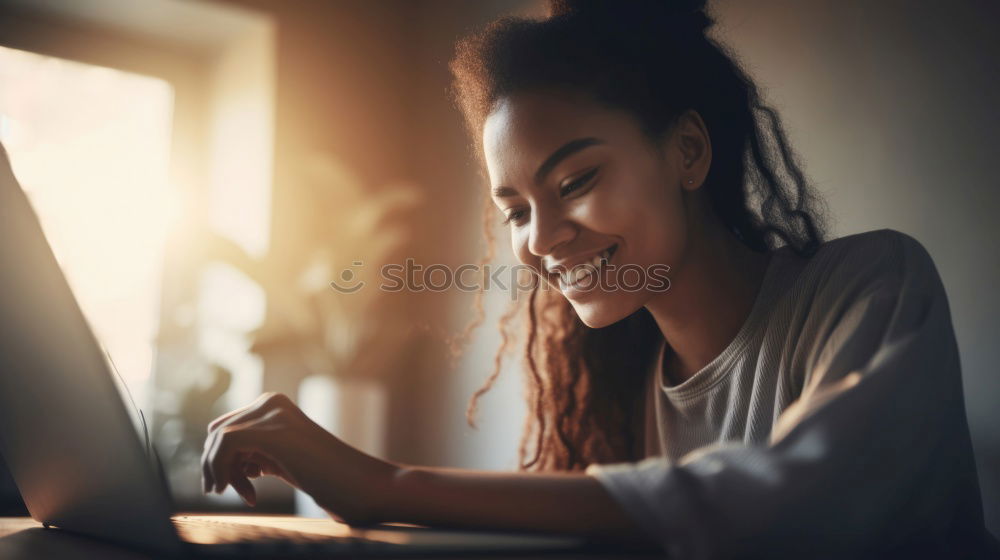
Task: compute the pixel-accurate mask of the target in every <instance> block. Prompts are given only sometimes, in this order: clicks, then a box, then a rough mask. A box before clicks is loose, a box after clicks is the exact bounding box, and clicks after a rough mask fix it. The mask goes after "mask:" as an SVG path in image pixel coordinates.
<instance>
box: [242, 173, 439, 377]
mask: <svg viewBox="0 0 1000 560" xmlns="http://www.w3.org/2000/svg"><path fill="white" fill-rule="evenodd" d="M297 169H298V170H299V181H298V185H297V187H298V191H299V194H300V195H301V196H302V197H305V200H306V201H307V202H306V203H304V204H303V205H302V210H303V216H301V218H302V220H301V223H300V224H299V226H300V228H299V232H298V233H299V234H300V235H302V238H301V239H300V245H301V246H300V247H299V248H297V250H296V251H295V253H296V257H295V258H293V259H292V262H290V263H289V262H284V263H282V265H281V266H277V267H274V268H273V269H271V270H269V271H267V273H266V274H253V273H251V277H254V278H255V279H256V280H257V281H258V282H260V283H261V284H262V285H263V286H264V288H265V290H266V292H267V297H268V313H267V320H266V321H265V323H264V325H263V326H262V327H261V328H260V329H259V330H258V331H257V333H256V337H255V344H254V346H253V350H254V351H255V352H258V353H262V352H266V351H267V350H268V349H273V348H274V347H275V346H278V347H284V349H286V350H288V349H290V348H288V347H289V346H292V347H295V348H296V349H297V351H298V353H299V355H300V357H301V359H302V360H303V362H304V363H305V365H306V367H307V369H308V370H309V371H308V372H303V373H306V374H308V373H326V374H334V375H336V376H338V377H348V376H355V375H363V376H372V375H379V374H380V373H382V372H383V371H384V370H385V368H386V367H389V365H390V362H391V361H392V360H394V359H395V356H394V352H392V351H391V350H392V349H393V348H398V347H399V346H400V345H401V344H402V343H403V341H404V339H405V338H406V337H407V336H408V335H409V334H410V330H411V329H410V327H409V325H407V324H406V322H405V321H404V320H401V317H400V316H399V312H400V309H399V307H398V306H393V305H392V304H393V303H394V302H399V301H400V300H399V299H398V298H391V297H389V294H387V293H385V292H383V291H380V290H379V289H378V285H379V280H380V279H379V270H380V269H381V267H382V265H383V264H386V263H389V262H396V261H401V260H402V258H403V255H404V253H405V251H406V250H407V249H408V248H409V245H408V242H409V240H410V239H411V238H412V228H413V226H412V224H413V220H412V212H413V211H414V210H415V209H416V208H417V207H419V205H420V204H421V202H422V200H421V195H422V193H421V191H420V190H419V189H418V188H417V187H416V186H415V185H412V184H409V183H394V184H390V185H387V186H385V187H382V188H379V189H368V188H366V187H365V185H364V184H363V183H362V182H361V181H360V180H359V178H358V177H357V176H355V175H354V174H353V173H352V172H351V171H350V169H348V168H347V167H346V166H345V165H343V164H342V163H340V162H339V161H337V160H336V159H334V158H332V157H330V156H328V155H324V154H313V155H311V156H309V157H307V158H305V159H304V160H303V161H302V162H301V163H300V165H298V166H297ZM288 265H290V266H288ZM331 281H337V282H341V283H345V282H346V283H350V284H351V285H360V283H362V282H363V283H364V288H362V289H359V290H357V291H353V292H351V293H341V292H338V291H336V290H333V289H332V288H331V284H330V283H331Z"/></svg>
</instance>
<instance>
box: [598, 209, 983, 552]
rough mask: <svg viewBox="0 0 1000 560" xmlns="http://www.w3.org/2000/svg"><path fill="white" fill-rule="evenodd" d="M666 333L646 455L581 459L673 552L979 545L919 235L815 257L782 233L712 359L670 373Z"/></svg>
mask: <svg viewBox="0 0 1000 560" xmlns="http://www.w3.org/2000/svg"><path fill="white" fill-rule="evenodd" d="M664 346H665V345H664ZM664 346H661V350H660V355H659V357H658V359H657V360H656V361H655V363H654V364H653V365H652V367H651V368H650V381H649V398H648V399H647V411H646V412H647V416H646V417H647V429H646V456H647V458H646V459H645V460H643V461H641V462H638V463H620V464H614V465H590V466H589V467H588V468H587V473H588V474H590V475H592V476H595V477H596V478H597V479H598V480H599V481H600V482H601V483H602V484H603V486H604V487H605V488H606V489H607V490H608V492H609V493H610V494H611V495H612V496H613V497H614V499H615V500H616V501H617V502H618V503H619V504H620V505H621V506H622V507H623V509H624V510H625V511H626V512H627V513H628V514H629V515H630V516H632V517H633V518H634V519H635V520H636V521H637V522H638V523H639V524H640V525H641V526H642V527H643V529H644V530H645V531H646V532H648V533H649V534H650V535H652V536H654V537H655V538H656V539H657V540H658V541H659V542H661V543H662V545H663V547H664V549H665V550H666V551H668V552H669V553H671V555H672V556H674V555H676V557H678V558H717V557H722V556H729V555H732V554H739V555H741V556H742V555H747V554H749V555H752V556H758V555H759V556H761V557H767V558H777V557H798V558H827V557H830V558H834V557H836V558H839V557H850V558H858V557H861V555H862V554H871V555H872V556H873V557H885V556H886V555H888V554H892V555H893V556H895V555H896V554H903V553H905V554H907V555H909V556H910V557H920V556H922V555H928V556H931V557H934V558H952V557H966V556H962V555H963V554H966V553H968V552H967V551H968V550H971V549H969V548H967V547H973V549H975V550H980V549H979V548H978V547H981V546H984V544H983V543H985V542H986V540H985V539H987V538H988V537H986V536H985V535H986V533H985V529H984V525H983V513H982V502H981V498H980V495H979V483H978V479H977V476H976V467H975V463H974V460H973V453H972V445H971V441H970V436H969V428H968V424H967V422H966V415H965V405H964V400H963V393H962V381H961V369H960V364H959V356H958V347H957V344H956V342H955V335H954V332H953V329H952V324H951V314H950V311H949V307H948V301H947V298H946V296H945V291H944V287H943V285H942V284H941V280H940V278H939V276H938V273H937V270H936V268H935V266H934V263H933V261H932V260H931V257H930V255H929V254H928V253H927V251H926V250H925V249H924V247H923V246H922V245H921V244H920V243H919V242H918V241H916V240H915V239H913V238H912V237H910V236H908V235H906V234H903V233H900V232H897V231H893V230H889V229H884V230H879V231H872V232H867V233H862V234H857V235H851V236H847V237H843V238H840V239H836V240H833V241H828V242H826V243H824V244H823V245H822V247H821V248H820V250H819V251H818V252H817V253H816V254H815V255H814V256H813V257H812V258H810V259H801V258H799V257H797V256H796V255H795V254H794V253H792V252H791V250H790V249H789V248H788V247H787V246H786V247H782V248H781V249H778V250H777V251H776V252H775V255H774V257H773V258H772V259H771V261H770V263H769V264H768V269H767V271H766V273H765V276H764V280H763V282H762V284H761V288H760V291H759V293H758V295H757V298H756V300H755V302H754V305H753V308H752V310H751V312H750V314H749V316H748V317H747V319H746V321H745V323H744V325H743V326H742V328H741V330H740V331H739V333H738V334H737V335H736V337H735V339H734V340H733V341H732V342H731V343H730V344H729V346H728V347H727V348H726V349H725V350H724V351H723V352H722V353H721V354H719V355H718V356H717V357H716V358H715V359H714V360H712V362H711V363H709V364H708V365H707V366H705V367H704V368H703V369H701V370H700V371H698V372H697V373H696V374H695V375H694V376H693V377H691V378H689V379H687V380H686V381H684V382H683V383H681V384H679V385H676V386H668V385H667V384H666V383H665V381H664V378H663V376H662V374H661V373H660V372H661V367H660V366H661V360H662V356H663V352H664ZM889 551H893V552H891V553H890V552H889ZM973 557H978V556H973Z"/></svg>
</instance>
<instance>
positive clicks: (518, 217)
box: [503, 209, 528, 225]
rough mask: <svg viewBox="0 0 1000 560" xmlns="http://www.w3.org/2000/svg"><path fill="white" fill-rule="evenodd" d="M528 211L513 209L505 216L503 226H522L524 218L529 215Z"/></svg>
mask: <svg viewBox="0 0 1000 560" xmlns="http://www.w3.org/2000/svg"><path fill="white" fill-rule="evenodd" d="M527 213H528V212H527V210H521V209H513V210H511V211H510V212H507V214H506V215H505V216H504V219H503V225H508V224H514V225H520V224H521V222H522V221H524V216H525V215H526V214H527Z"/></svg>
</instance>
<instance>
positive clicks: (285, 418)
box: [201, 393, 399, 524]
mask: <svg viewBox="0 0 1000 560" xmlns="http://www.w3.org/2000/svg"><path fill="white" fill-rule="evenodd" d="M201 465H202V476H203V482H204V491H205V492H209V491H215V492H219V493H221V492H222V491H224V490H225V489H226V486H227V485H232V487H233V488H234V489H235V490H236V492H238V493H239V495H240V496H241V497H242V498H243V500H244V501H245V502H246V503H247V504H249V505H251V506H252V505H254V504H255V503H256V499H257V498H256V492H255V490H254V487H253V484H252V483H251V482H250V479H251V478H256V477H259V476H263V475H272V476H277V477H278V478H280V479H282V480H284V481H285V482H287V483H288V484H290V485H292V486H294V487H295V488H298V489H300V490H302V491H304V492H306V493H307V494H309V495H310V496H312V497H313V499H314V500H315V501H316V503H317V504H318V505H319V506H320V507H322V508H323V509H325V510H326V511H327V512H328V513H329V514H330V515H331V516H332V517H333V518H335V519H337V520H339V521H342V522H347V523H352V524H364V523H369V522H372V521H376V520H377V519H376V518H377V516H378V515H379V513H380V511H381V504H383V502H384V501H385V499H387V498H388V497H389V492H388V490H389V488H390V487H391V484H392V481H393V479H394V477H395V474H396V472H397V471H398V469H399V467H398V466H396V465H393V464H391V463H388V462H385V461H381V460H379V459H376V458H374V457H372V456H370V455H366V454H364V453H362V452H361V451H358V450H357V449H354V448H353V447H351V446H349V445H347V444H345V443H344V442H342V441H340V440H339V439H337V438H336V437H334V436H333V435H332V434H330V432H327V431H326V430H324V429H323V428H322V427H321V426H319V425H318V424H316V423H315V422H313V421H312V420H310V419H309V417H307V416H306V415H305V413H303V412H302V410H300V409H299V407H297V406H296V405H295V403H293V402H292V401H291V399H289V398H288V397H286V396H285V395H282V394H278V393H265V394H263V395H261V396H260V397H258V398H257V400H255V401H254V402H253V403H251V404H249V405H247V406H245V407H243V408H240V409H237V410H234V411H232V412H229V413H227V414H224V415H222V416H220V417H219V418H217V419H216V420H215V421H213V422H212V423H211V424H210V425H209V426H208V437H207V438H206V440H205V450H204V453H202V457H201Z"/></svg>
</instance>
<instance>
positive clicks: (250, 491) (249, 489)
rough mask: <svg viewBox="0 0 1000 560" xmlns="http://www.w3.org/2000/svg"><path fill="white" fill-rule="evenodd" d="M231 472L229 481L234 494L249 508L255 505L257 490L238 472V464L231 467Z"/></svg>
mask: <svg viewBox="0 0 1000 560" xmlns="http://www.w3.org/2000/svg"><path fill="white" fill-rule="evenodd" d="M232 470H233V472H231V473H230V476H229V480H230V484H232V486H233V489H234V490H236V493H237V494H239V495H240V498H243V501H244V502H245V503H246V504H247V505H248V506H250V507H253V506H255V505H257V490H256V489H255V488H254V486H253V483H252V482H250V480H249V479H248V478H247V477H246V475H245V474H243V473H242V472H240V466H239V464H235V465H233V468H232Z"/></svg>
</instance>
